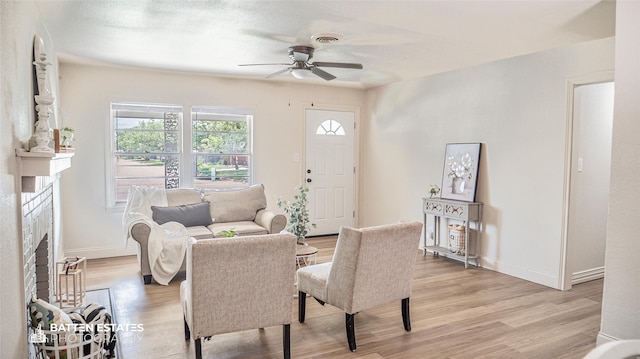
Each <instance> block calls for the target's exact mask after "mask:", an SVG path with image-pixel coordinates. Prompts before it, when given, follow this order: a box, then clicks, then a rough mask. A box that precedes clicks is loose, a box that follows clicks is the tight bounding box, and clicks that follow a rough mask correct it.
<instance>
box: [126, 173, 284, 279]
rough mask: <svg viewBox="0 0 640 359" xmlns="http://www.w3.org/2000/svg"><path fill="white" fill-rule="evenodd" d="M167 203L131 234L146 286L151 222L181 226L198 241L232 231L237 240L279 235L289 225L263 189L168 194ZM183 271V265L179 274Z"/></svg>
mask: <svg viewBox="0 0 640 359" xmlns="http://www.w3.org/2000/svg"><path fill="white" fill-rule="evenodd" d="M166 200H167V201H166V202H167V206H157V207H156V206H152V207H151V212H152V216H153V218H147V219H146V220H141V221H137V222H136V223H135V224H133V225H132V226H131V228H130V230H129V235H130V237H131V238H133V239H134V240H135V241H136V242H137V243H138V260H139V262H140V273H141V275H142V277H143V278H144V282H145V284H149V283H151V279H152V275H151V267H150V265H149V258H148V251H147V247H148V241H149V234H150V232H151V227H150V226H149V224H148V223H149V222H151V221H154V222H156V223H158V224H163V223H166V222H168V221H175V222H179V223H182V224H184V225H185V227H186V229H187V233H188V235H189V236H190V237H193V238H195V239H205V238H220V237H223V235H222V234H221V233H222V232H224V231H229V230H231V229H233V231H234V232H235V233H236V235H238V236H248V235H262V234H272V233H280V232H281V231H282V230H283V229H284V228H285V227H286V225H287V218H286V217H285V216H284V215H282V214H276V213H275V212H273V211H270V210H267V209H266V207H267V200H266V197H265V194H264V186H263V185H254V186H251V187H248V188H245V189H238V190H226V191H202V190H199V189H174V190H167V191H166ZM207 210H208V215H207V212H206V211H207ZM207 218H208V220H207ZM184 269H185V263H184V262H183V263H182V267H181V269H180V270H181V271H184Z"/></svg>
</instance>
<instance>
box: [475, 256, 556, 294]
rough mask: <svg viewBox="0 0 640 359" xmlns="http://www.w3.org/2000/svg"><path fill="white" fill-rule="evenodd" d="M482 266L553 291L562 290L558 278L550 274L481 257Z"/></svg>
mask: <svg viewBox="0 0 640 359" xmlns="http://www.w3.org/2000/svg"><path fill="white" fill-rule="evenodd" d="M480 266H481V267H482V268H486V269H491V270H493V271H496V272H499V273H502V274H506V275H510V276H512V277H516V278H520V279H524V280H528V281H530V282H534V283H538V284H541V285H544V286H547V287H550V288H553V289H560V288H559V287H558V283H559V281H558V277H556V276H554V275H551V274H549V273H542V272H535V271H532V270H530V269H526V268H522V267H518V266H514V265H511V264H507V263H504V262H501V261H499V260H495V258H484V257H480Z"/></svg>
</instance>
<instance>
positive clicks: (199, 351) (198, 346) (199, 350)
mask: <svg viewBox="0 0 640 359" xmlns="http://www.w3.org/2000/svg"><path fill="white" fill-rule="evenodd" d="M196 359H202V338H198V339H196Z"/></svg>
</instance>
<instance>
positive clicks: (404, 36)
mask: <svg viewBox="0 0 640 359" xmlns="http://www.w3.org/2000/svg"><path fill="white" fill-rule="evenodd" d="M36 4H37V6H38V8H39V9H40V12H41V16H42V18H43V19H44V22H45V26H46V27H47V29H48V31H49V32H50V34H51V36H52V38H53V41H54V44H55V47H56V50H57V52H58V56H59V59H60V61H61V62H83V63H84V62H87V63H106V64H114V65H124V66H135V67H145V68H154V69H165V70H176V71H188V72H197V73H208V74H216V75H223V76H241V77H249V78H264V77H265V76H266V75H268V74H271V73H273V72H275V71H278V70H280V69H282V68H283V66H255V67H253V66H252V67H240V66H238V65H239V64H246V63H288V62H290V61H289V58H288V56H287V48H288V47H289V46H290V45H302V44H310V45H313V46H314V47H315V48H316V53H315V55H314V58H313V59H314V60H316V61H330V62H356V63H362V64H363V66H364V69H363V70H346V69H333V68H324V69H325V70H326V71H328V72H330V73H332V74H334V75H336V76H338V78H337V79H336V80H333V81H330V82H325V81H324V80H322V79H319V78H317V79H312V80H304V81H316V82H317V83H326V84H327V85H336V86H350V87H362V88H368V87H373V86H378V85H382V84H386V83H391V82H396V81H400V80H407V79H412V78H416V77H421V76H425V75H430V74H434V73H439V72H444V71H449V70H453V69H457V68H463V67H468V66H473V65H477V64H481V63H486V62H490V61H494V60H498V59H503V58H508V57H513V56H518V55H523V54H527V53H532V52H536V51H540V50H544V49H549V48H554V47H560V46H564V45H567V44H571V43H576V42H582V41H589V40H593V39H599V38H605V37H610V36H613V35H614V29H615V3H614V2H612V1H608V0H607V1H598V0H568V1H551V0H538V1H524V0H502V1H484V0H470V1H327V0H324V1H249V0H244V1H241V0H210V1H179V0H173V1H166V0H165V1H157V0H155V1H150V0H120V1H106V0H98V1H50V0H36ZM323 32H333V33H339V34H341V35H342V36H343V39H342V40H341V41H339V42H337V43H333V44H328V45H322V44H317V43H313V42H312V40H311V38H312V36H313V35H315V34H318V33H323ZM290 76H291V75H290V74H288V73H285V74H283V75H280V76H278V77H277V78H274V79H270V80H269V81H278V80H289V79H290V78H291V77H290ZM296 81H300V80H296Z"/></svg>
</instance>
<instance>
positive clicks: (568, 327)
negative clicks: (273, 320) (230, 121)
mask: <svg viewBox="0 0 640 359" xmlns="http://www.w3.org/2000/svg"><path fill="white" fill-rule="evenodd" d="M335 241H336V237H335V236H328V237H317V238H312V239H308V242H309V244H310V245H312V246H314V247H316V248H318V255H317V261H318V263H324V262H328V261H331V259H332V256H333V250H334V248H335ZM248 265H250V264H248ZM138 268H139V267H138V263H137V259H136V257H135V256H130V257H118V258H107V259H95V260H89V263H88V264H87V272H88V273H87V289H98V288H106V287H109V288H111V293H112V297H113V301H114V303H113V307H114V311H115V313H116V317H117V318H118V322H119V323H122V324H137V323H141V324H143V326H144V332H142V333H133V332H125V333H120V334H119V339H120V341H121V348H122V354H123V356H122V358H124V359H133V358H193V357H194V347H195V345H194V344H193V342H185V340H184V337H183V320H182V308H181V306H180V303H179V297H180V293H179V287H180V282H181V281H182V280H184V274H179V275H178V277H177V278H175V279H174V280H173V281H172V282H171V283H170V284H169V285H168V286H161V285H157V284H151V285H144V284H143V281H142V278H140V273H139V269H138ZM602 283H603V281H602V280H595V281H591V282H586V283H582V284H579V285H576V286H574V287H573V289H572V290H570V291H566V292H562V291H558V290H554V289H551V288H548V287H544V286H541V285H538V284H535V283H531V282H527V281H524V280H520V279H517V278H514V277H510V276H507V275H503V274H500V273H496V272H493V271H489V270H484V269H478V268H470V269H466V270H465V269H464V265H463V264H462V263H460V262H456V261H452V260H448V259H445V258H442V257H441V258H434V257H433V256H431V255H430V254H428V255H427V256H426V257H423V256H422V252H420V251H416V269H415V272H414V283H413V294H412V297H411V319H412V323H411V324H412V331H411V332H410V333H407V332H405V331H404V329H403V327H402V317H401V313H400V302H399V301H398V302H397V303H389V304H387V305H383V306H380V307H378V308H375V309H372V310H368V311H365V312H361V313H359V314H357V315H356V339H357V342H358V350H357V351H356V352H355V353H352V352H350V351H349V349H348V346H347V341H346V335H345V329H344V313H342V312H340V310H338V309H336V308H334V307H331V306H328V305H326V306H324V307H323V306H321V305H319V304H318V303H317V302H316V301H315V300H313V299H311V298H307V300H308V302H307V313H306V321H305V323H304V324H300V323H298V322H297V299H294V298H293V297H292V301H293V307H294V313H293V315H292V323H291V355H292V357H293V358H315V359H319V358H331V359H335V358H338V359H341V358H348V359H380V358H384V359H407V358H408V359H412V358H415V359H423V358H469V357H481V358H582V357H583V356H584V355H585V354H586V353H588V352H589V351H590V350H591V349H593V348H594V347H595V342H596V336H597V334H598V330H599V328H600V311H601V306H602ZM202 349H203V357H205V358H210V357H216V358H250V359H251V358H255V359H258V358H260V359H262V358H282V328H281V327H272V328H265V329H261V330H257V329H256V330H248V331H244V332H240V333H230V334H224V335H218V336H215V337H214V338H212V340H211V341H204V342H203V345H202Z"/></svg>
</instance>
